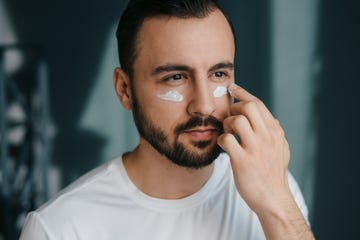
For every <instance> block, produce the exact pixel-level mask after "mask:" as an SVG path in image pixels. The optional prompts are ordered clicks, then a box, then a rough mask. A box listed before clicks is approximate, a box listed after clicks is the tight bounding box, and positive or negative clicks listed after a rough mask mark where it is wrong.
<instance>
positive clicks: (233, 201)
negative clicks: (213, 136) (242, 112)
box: [20, 153, 307, 240]
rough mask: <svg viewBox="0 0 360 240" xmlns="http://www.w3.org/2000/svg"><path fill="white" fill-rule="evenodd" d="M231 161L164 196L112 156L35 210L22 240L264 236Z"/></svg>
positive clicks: (225, 160) (302, 206) (177, 239)
mask: <svg viewBox="0 0 360 240" xmlns="http://www.w3.org/2000/svg"><path fill="white" fill-rule="evenodd" d="M229 161H230V160H229V157H228V155H226V154H224V153H223V154H221V155H220V156H219V157H218V159H217V160H216V161H215V168H214V171H213V174H212V176H211V177H210V179H209V180H208V181H207V183H206V184H205V185H204V186H203V187H202V188H201V189H200V190H199V191H198V192H196V193H194V194H193V195H191V196H189V197H186V198H183V199H179V200H165V199H157V198H153V197H150V196H148V195H146V194H144V193H143V192H141V191H140V190H139V189H137V188H136V186H135V185H134V184H133V183H132V182H131V180H130V179H129V177H128V175H127V173H126V170H125V168H124V166H123V162H122V159H121V158H120V157H119V158H116V159H113V160H112V161H110V162H108V163H106V164H104V165H102V166H100V167H98V168H96V169H94V170H93V171H91V172H89V173H88V174H86V175H85V176H83V177H82V178H80V179H79V180H77V181H76V182H75V183H73V184H72V185H70V186H69V187H67V188H66V189H64V190H63V191H62V192H61V193H60V194H59V195H58V196H57V197H55V198H54V199H53V200H51V201H49V202H48V203H46V204H45V205H44V206H42V207H41V208H40V209H38V210H36V211H34V212H31V213H30V214H29V215H28V217H27V219H26V222H25V225H24V227H23V231H22V234H21V237H20V240H30V239H31V240H43V239H49V240H50V239H51V240H55V239H56V240H75V239H77V240H80V239H81V240H108V239H109V240H110V239H111V240H113V239H116V240H121V239H128V240H140V239H156V240H170V239H171V240H184V239H186V240H189V239H196V240H202V239H203V240H220V239H224V240H232V239H234V240H235V239H236V240H241V239H244V240H245V239H246V240H251V239H256V240H259V239H265V236H264V233H263V230H262V228H261V225H260V222H259V220H258V218H257V216H256V214H255V213H254V212H253V211H252V210H251V209H249V207H248V206H247V204H246V203H245V202H244V200H243V199H242V198H241V196H240V194H239V193H238V192H237V190H236V187H235V185H234V182H233V176H232V171H231V166H230V164H229ZM289 184H290V187H291V190H292V193H293V195H294V197H295V199H296V202H297V203H298V205H299V207H300V209H301V211H302V213H303V214H304V216H305V218H306V219H307V208H306V205H305V203H304V200H303V197H302V194H301V192H300V190H299V188H298V185H297V183H296V182H295V180H294V179H293V178H292V176H291V175H290V174H289Z"/></svg>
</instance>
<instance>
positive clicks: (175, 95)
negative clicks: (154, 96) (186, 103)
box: [158, 90, 184, 102]
mask: <svg viewBox="0 0 360 240" xmlns="http://www.w3.org/2000/svg"><path fill="white" fill-rule="evenodd" d="M158 97H159V98H161V99H163V100H167V101H170V102H182V101H183V100H184V97H183V95H181V94H180V93H179V92H178V91H174V90H171V91H168V92H166V93H165V94H159V95H158Z"/></svg>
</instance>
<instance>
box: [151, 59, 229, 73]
mask: <svg viewBox="0 0 360 240" xmlns="http://www.w3.org/2000/svg"><path fill="white" fill-rule="evenodd" d="M222 68H227V69H229V70H233V69H234V64H233V63H232V62H221V63H217V64H215V65H214V66H212V67H211V68H210V69H209V72H211V71H215V70H218V69H222ZM171 71H188V72H190V71H194V69H193V68H192V67H190V66H187V65H181V64H166V65H162V66H158V67H156V68H155V69H154V70H153V71H152V73H151V75H157V74H160V73H163V72H171Z"/></svg>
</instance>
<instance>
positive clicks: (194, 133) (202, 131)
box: [184, 128, 217, 141]
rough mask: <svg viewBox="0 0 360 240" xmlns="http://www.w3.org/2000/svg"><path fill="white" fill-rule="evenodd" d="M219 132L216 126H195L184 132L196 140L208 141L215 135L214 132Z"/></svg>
mask: <svg viewBox="0 0 360 240" xmlns="http://www.w3.org/2000/svg"><path fill="white" fill-rule="evenodd" d="M216 132H217V129H215V128H193V129H190V130H186V131H184V133H186V134H188V135H190V136H191V137H192V138H193V139H194V140H198V141H206V140H209V139H210V138H212V137H213V134H214V133H216Z"/></svg>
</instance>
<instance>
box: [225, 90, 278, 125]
mask: <svg viewBox="0 0 360 240" xmlns="http://www.w3.org/2000/svg"><path fill="white" fill-rule="evenodd" d="M228 90H229V92H230V94H231V95H232V96H233V97H234V98H236V99H238V100H239V101H240V102H255V103H256V105H257V106H258V108H259V110H260V114H261V116H262V117H263V119H264V122H265V125H266V127H267V128H269V127H270V128H274V124H275V122H274V117H273V115H272V114H271V112H270V111H269V109H268V108H267V107H266V106H265V104H264V103H263V102H262V101H261V100H260V99H258V98H257V97H255V96H254V95H252V94H250V93H249V92H248V91H246V90H245V89H244V88H242V87H240V86H238V85H236V84H232V85H230V87H229V88H228ZM238 111H239V109H238V103H235V104H233V105H232V107H231V114H232V115H236V114H239V113H240V112H238Z"/></svg>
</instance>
